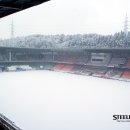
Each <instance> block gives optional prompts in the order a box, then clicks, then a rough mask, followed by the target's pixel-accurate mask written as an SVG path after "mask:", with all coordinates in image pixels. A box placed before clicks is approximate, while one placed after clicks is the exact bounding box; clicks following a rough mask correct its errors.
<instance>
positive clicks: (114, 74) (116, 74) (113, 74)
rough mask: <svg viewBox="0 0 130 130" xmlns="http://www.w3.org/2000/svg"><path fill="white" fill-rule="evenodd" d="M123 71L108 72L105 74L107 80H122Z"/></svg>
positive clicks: (111, 70)
mask: <svg viewBox="0 0 130 130" xmlns="http://www.w3.org/2000/svg"><path fill="white" fill-rule="evenodd" d="M122 73H123V71H122V70H119V69H110V70H108V72H107V73H106V74H105V78H114V79H116V78H120V77H121V75H122Z"/></svg>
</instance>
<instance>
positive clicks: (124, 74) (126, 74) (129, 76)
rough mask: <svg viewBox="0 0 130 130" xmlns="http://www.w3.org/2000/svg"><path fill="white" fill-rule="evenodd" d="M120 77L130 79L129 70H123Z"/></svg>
mask: <svg viewBox="0 0 130 130" xmlns="http://www.w3.org/2000/svg"><path fill="white" fill-rule="evenodd" d="M122 78H125V79H130V70H128V71H125V72H124V73H123V75H122Z"/></svg>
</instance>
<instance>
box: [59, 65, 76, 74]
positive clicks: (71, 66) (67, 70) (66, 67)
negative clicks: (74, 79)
mask: <svg viewBox="0 0 130 130" xmlns="http://www.w3.org/2000/svg"><path fill="white" fill-rule="evenodd" d="M73 68H74V66H73V65H65V66H63V68H62V69H61V71H63V72H71V71H72V70H73Z"/></svg>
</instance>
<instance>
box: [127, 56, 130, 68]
mask: <svg viewBox="0 0 130 130" xmlns="http://www.w3.org/2000/svg"><path fill="white" fill-rule="evenodd" d="M126 67H130V58H129V59H128V61H127V64H126Z"/></svg>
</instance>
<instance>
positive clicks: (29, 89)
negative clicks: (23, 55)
mask: <svg viewBox="0 0 130 130" xmlns="http://www.w3.org/2000/svg"><path fill="white" fill-rule="evenodd" d="M0 113H2V114H4V115H5V116H6V117H8V118H9V119H10V120H12V121H13V122H15V124H16V125H17V126H18V127H20V128H21V129H22V130H129V129H130V122H116V121H114V120H113V115H114V114H117V115H120V114H126V115H128V114H130V82H123V81H116V80H108V79H101V78H96V77H90V76H81V75H73V74H67V73H60V72H51V71H45V70H43V71H28V72H8V73H0Z"/></svg>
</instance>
